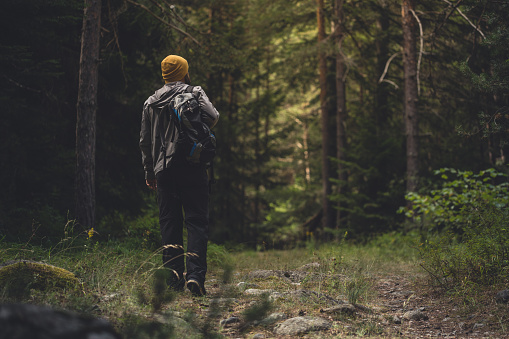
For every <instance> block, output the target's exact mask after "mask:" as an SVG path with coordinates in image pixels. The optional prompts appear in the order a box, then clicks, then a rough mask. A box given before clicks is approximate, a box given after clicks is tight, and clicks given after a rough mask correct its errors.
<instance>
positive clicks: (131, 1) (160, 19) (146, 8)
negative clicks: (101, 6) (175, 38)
mask: <svg viewBox="0 0 509 339" xmlns="http://www.w3.org/2000/svg"><path fill="white" fill-rule="evenodd" d="M126 1H127V2H129V3H130V4H133V5H135V6H138V7H141V8H142V9H144V10H145V11H146V12H147V13H149V14H150V15H152V16H153V17H154V18H156V19H157V20H159V21H161V22H162V23H163V24H165V25H166V26H168V27H170V28H172V29H174V30H176V31H177V32H179V33H180V34H183V35H185V36H186V37H188V38H189V39H191V40H192V41H193V42H194V43H196V44H197V45H198V46H201V45H202V44H201V43H200V42H198V40H196V39H195V38H194V37H193V36H192V35H191V34H189V33H187V32H186V31H183V30H181V29H180V28H178V27H177V26H175V25H173V24H171V23H169V22H167V21H165V20H164V19H163V18H161V17H160V16H158V15H157V14H156V13H154V12H152V11H151V10H150V9H149V8H148V7H147V6H145V5H142V4H140V3H138V2H136V1H133V0H126Z"/></svg>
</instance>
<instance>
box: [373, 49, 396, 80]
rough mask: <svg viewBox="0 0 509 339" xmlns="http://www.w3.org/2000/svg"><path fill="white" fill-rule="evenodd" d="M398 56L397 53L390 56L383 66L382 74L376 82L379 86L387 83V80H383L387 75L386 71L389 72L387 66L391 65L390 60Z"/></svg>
mask: <svg viewBox="0 0 509 339" xmlns="http://www.w3.org/2000/svg"><path fill="white" fill-rule="evenodd" d="M398 54H399V52H396V53H394V54H393V55H391V57H390V58H389V60H387V63H386V64H385V68H384V72H383V73H382V75H381V76H380V79H379V80H378V83H379V84H381V83H382V82H383V81H386V82H389V81H387V80H384V78H385V75H386V74H387V71H388V70H389V65H390V64H391V62H392V59H394V58H395V57H396V56H397V55H398ZM389 83H391V82H389ZM396 88H398V86H396Z"/></svg>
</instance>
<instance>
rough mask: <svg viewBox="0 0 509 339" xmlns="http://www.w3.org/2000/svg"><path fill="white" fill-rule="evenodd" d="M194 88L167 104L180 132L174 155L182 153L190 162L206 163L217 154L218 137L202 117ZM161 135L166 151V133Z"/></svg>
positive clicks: (186, 90) (191, 87) (188, 88)
mask: <svg viewBox="0 0 509 339" xmlns="http://www.w3.org/2000/svg"><path fill="white" fill-rule="evenodd" d="M193 88H194V87H193V86H188V87H187V88H186V89H185V91H184V92H183V93H181V94H177V95H176V96H175V97H174V98H173V99H172V100H171V101H170V102H169V103H168V105H167V107H168V109H169V113H170V119H174V121H175V126H176V129H177V131H176V132H178V138H177V144H176V150H175V154H174V155H177V156H179V155H181V156H182V157H183V158H184V159H186V160H187V162H188V163H190V164H194V165H199V164H203V165H206V164H209V163H211V162H212V160H213V159H214V156H215V155H216V137H215V135H214V134H213V133H212V131H211V130H210V128H209V126H207V124H206V123H204V122H203V121H202V119H201V114H200V104H199V103H198V100H197V99H196V97H195V96H194V94H193ZM160 126H161V125H160ZM174 133H175V131H173V133H172V141H173V140H174ZM160 135H161V145H162V147H161V149H162V150H164V151H166V141H165V140H164V138H163V135H164V133H160Z"/></svg>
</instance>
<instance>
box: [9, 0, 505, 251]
mask: <svg viewBox="0 0 509 339" xmlns="http://www.w3.org/2000/svg"><path fill="white" fill-rule="evenodd" d="M91 3H95V2H94V1H92V2H91V1H85V4H86V6H92V5H91ZM98 4H99V5H98V6H99V7H98V9H99V11H98V13H99V14H98V17H96V18H95V19H96V20H99V22H100V26H99V27H100V28H99V31H98V32H97V36H98V37H99V45H98V50H97V52H98V60H96V62H95V63H94V64H95V65H96V68H97V77H98V79H97V82H98V85H97V86H98V87H97V94H96V95H97V98H96V101H95V102H93V103H92V102H88V103H86V104H89V106H94V105H95V106H96V114H95V113H94V115H93V117H92V118H89V120H88V122H85V123H87V124H88V127H90V128H93V129H92V131H93V133H89V134H87V132H83V131H82V132H80V128H78V127H79V123H80V122H81V123H82V121H81V120H80V119H78V118H77V108H78V111H80V107H81V106H82V104H83V100H82V101H80V100H79V98H78V96H79V94H78V93H79V85H80V84H79V82H80V79H81V75H80V74H81V73H80V57H81V58H83V54H84V53H87V51H88V50H87V48H89V47H87V46H85V45H82V39H85V35H83V38H82V28H83V29H84V28H85V25H84V22H85V21H86V20H84V14H83V13H84V11H83V9H84V3H83V1H78V0H72V1H69V0H41V1H37V2H33V1H28V0H16V1H14V0H7V1H2V3H1V4H0V13H1V14H0V16H1V20H0V25H1V26H2V32H3V33H2V38H1V43H0V68H1V69H2V76H1V77H0V88H1V92H0V100H1V107H2V119H1V122H0V128H1V132H0V135H1V142H0V147H1V149H0V155H1V158H2V161H1V165H0V183H1V187H2V190H1V191H2V193H1V194H0V237H3V238H4V239H6V240H9V241H25V240H27V239H28V238H32V239H39V240H38V241H40V242H41V243H44V242H48V243H51V242H52V241H53V239H59V238H60V237H61V236H62V234H63V232H64V226H65V225H66V224H67V222H68V221H69V220H74V219H75V218H77V216H76V213H77V209H79V208H81V207H82V205H83V204H84V202H83V200H80V199H83V197H82V195H83V194H85V193H84V192H83V191H82V190H79V189H77V186H79V185H78V179H77V178H79V175H78V173H79V172H80V171H85V172H86V171H88V175H89V178H91V180H92V187H93V189H91V190H90V191H91V192H88V193H86V194H89V199H90V200H89V201H91V202H92V203H91V205H90V206H89V207H88V210H89V212H90V211H91V212H90V213H92V214H91V215H92V218H91V219H87V220H88V223H89V224H86V223H85V222H83V223H82V224H83V225H82V226H81V227H82V229H83V230H85V231H86V230H89V229H91V228H93V230H94V232H95V234H96V236H97V238H98V239H103V240H107V239H125V238H139V239H141V238H143V239H147V240H150V241H157V237H158V220H157V213H158V212H157V205H156V202H155V195H154V193H153V192H151V191H150V190H148V189H147V187H146V186H145V182H144V176H143V168H142V165H141V155H140V151H139V146H138V141H139V129H140V119H141V111H142V107H143V102H144V101H145V100H146V98H147V97H148V96H150V95H151V94H153V92H154V91H155V90H157V89H158V88H160V87H161V86H162V85H163V81H162V79H161V71H160V62H161V60H162V59H163V58H164V57H165V56H166V55H168V54H178V55H181V56H183V57H185V58H186V59H187V60H188V61H189V65H190V75H191V78H192V82H193V84H195V85H201V86H202V87H203V88H204V89H205V91H206V92H207V94H208V96H209V97H210V98H211V101H212V102H213V104H214V105H215V106H216V108H217V109H218V111H219V112H220V114H221V118H220V122H219V124H218V125H217V127H216V128H215V133H216V134H217V139H218V155H217V157H216V160H215V163H214V169H215V177H216V183H215V184H214V185H213V187H212V195H211V206H212V207H211V216H210V217H211V241H213V242H214V243H218V244H225V245H227V246H230V247H235V246H240V247H246V248H287V247H292V246H295V245H298V244H299V243H302V242H304V241H306V240H309V239H310V238H313V239H316V240H319V241H330V240H334V239H338V238H341V237H343V235H344V234H345V233H346V234H348V237H349V238H351V239H354V240H357V241H361V242H362V241H364V240H366V239H369V238H371V237H374V236H376V235H380V234H383V233H388V232H409V231H413V230H426V231H429V230H432V229H452V230H455V229H457V228H455V227H454V226H448V224H447V222H446V221H443V220H445V219H446V217H445V216H444V215H443V214H439V213H438V212H436V211H437V209H436V208H435V207H436V206H431V205H429V204H430V201H435V202H438V203H440V202H441V201H440V199H444V196H445V195H440V194H438V193H436V192H437V191H436V190H437V189H438V188H439V187H440V185H441V184H442V182H443V180H444V178H447V175H446V174H444V173H449V177H448V178H452V177H453V175H454V174H458V173H462V175H463V176H459V174H458V177H459V178H460V179H461V178H463V179H462V180H467V179H468V178H470V179H472V180H474V179H475V178H481V179H482V177H483V175H484V174H481V173H491V174H492V176H493V178H494V181H493V182H491V181H490V183H489V184H490V185H492V186H493V187H497V189H499V191H497V192H499V194H500V195H499V198H500V197H501V196H503V195H504V194H506V193H507V191H504V189H506V186H504V185H503V184H504V183H506V182H507V176H506V174H507V172H508V168H507V154H509V153H508V152H509V148H508V144H507V141H508V137H507V136H508V135H507V132H508V131H509V130H508V121H509V120H508V119H509V111H508V103H509V102H508V100H509V95H508V93H509V90H508V89H509V81H508V80H509V59H507V58H508V55H509V21H508V20H507V18H508V17H509V4H508V3H507V2H506V1H497V0H457V1H453V2H451V1H447V0H430V1H423V2H414V1H411V0H401V1H399V0H398V1H396V0H366V1H362V2H357V1H347V0H336V1H324V0H317V1H302V0H285V1H282V0H270V1H269V0H237V1H233V0H206V1H173V2H170V1H167V0H164V1H153V0H102V3H101V1H99V2H98ZM86 6H85V10H86ZM94 6H96V7H97V4H95V5H94ZM85 12H86V11H85ZM95 15H96V16H97V13H95ZM90 17H93V16H92V15H90ZM80 46H85V47H84V48H82V49H80ZM90 48H91V47H90ZM80 93H81V92H80ZM77 103H78V104H77ZM92 108H93V107H92ZM78 113H79V112H78ZM80 133H82V134H80ZM80 145H81V146H80ZM77 147H78V148H79V147H81V148H82V149H87V148H88V149H91V151H90V152H91V153H90V156H91V159H92V164H93V166H89V167H87V168H83V167H84V166H85V165H80V163H79V160H78V161H77V154H81V153H80V152H77V149H78V148H77ZM78 158H79V157H78ZM85 167H86V166H85ZM486 170H488V171H489V172H485V171H486ZM437 173H438V175H437ZM491 174H490V175H491ZM474 176H477V177H475V178H474ZM467 177H468V178H467ZM488 178H489V176H488ZM481 179H479V180H478V181H479V182H480V183H481V184H480V185H481V186H482V187H487V185H488V182H487V180H488V179H486V180H481ZM474 181H475V180H474ZM456 184H457V185H458V183H457V182H456ZM483 185H484V186H483ZM482 187H481V188H482ZM433 190H434V191H433ZM487 191H489V192H490V191H493V190H490V189H488V190H487ZM430 192H435V193H430ZM460 193H461V192H457V194H458V195H460ZM463 193H465V192H463ZM470 193H471V192H470ZM470 193H469V194H470ZM433 194H434V195H433ZM451 195H452V193H451V194H449V196H451ZM426 196H429V197H430V199H431V200H426V199H425V197H426ZM470 197H471V195H470ZM487 199H488V198H487ZM491 199H492V200H489V201H488V203H489V204H490V203H492V202H493V201H494V200H496V199H498V198H493V197H492V198H491ZM500 199H502V198H500ZM500 199H499V200H500ZM502 200H503V199H502ZM426 201H428V202H426ZM485 201H487V200H485ZM497 201H498V200H497ZM451 203H452V202H451V200H449V201H447V202H443V204H442V206H446V205H447V204H449V205H447V206H449V207H450V206H451V205H450V204H451ZM503 203H505V201H503ZM458 204H459V205H456V206H465V205H466V204H465V203H464V202H463V203H461V202H458ZM426 208H427V210H426ZM431 210H432V212H431V213H430V211H431ZM446 210H447V208H446ZM449 210H450V208H449ZM433 213H435V214H433ZM444 213H446V212H444ZM420 215H422V216H423V218H420V217H419V216H420ZM431 215H433V216H432V217H430V216H431ZM437 220H438V221H437Z"/></svg>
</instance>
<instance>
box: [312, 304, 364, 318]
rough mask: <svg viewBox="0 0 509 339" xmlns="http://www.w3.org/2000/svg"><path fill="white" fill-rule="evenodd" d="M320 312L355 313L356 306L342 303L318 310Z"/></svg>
mask: <svg viewBox="0 0 509 339" xmlns="http://www.w3.org/2000/svg"><path fill="white" fill-rule="evenodd" d="M320 312H321V313H328V314H344V315H355V312H356V308H355V306H353V305H351V304H342V305H338V306H333V307H329V308H325V309H321V310H320Z"/></svg>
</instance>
